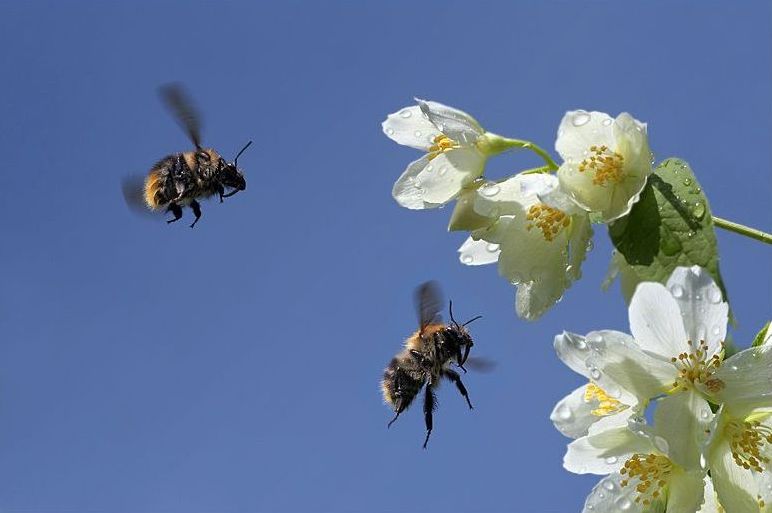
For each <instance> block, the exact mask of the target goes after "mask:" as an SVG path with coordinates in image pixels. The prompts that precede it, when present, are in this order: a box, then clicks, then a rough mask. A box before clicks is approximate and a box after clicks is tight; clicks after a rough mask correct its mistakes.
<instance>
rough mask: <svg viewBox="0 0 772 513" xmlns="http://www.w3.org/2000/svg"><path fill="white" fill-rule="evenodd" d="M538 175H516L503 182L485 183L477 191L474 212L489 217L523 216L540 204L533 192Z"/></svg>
mask: <svg viewBox="0 0 772 513" xmlns="http://www.w3.org/2000/svg"><path fill="white" fill-rule="evenodd" d="M537 178H538V177H537V176H536V175H515V176H513V177H511V178H507V179H506V180H503V181H501V182H485V183H484V184H482V185H481V186H480V188H479V189H477V194H476V195H475V198H474V210H475V212H477V213H478V214H480V215H482V216H487V217H499V216H502V215H517V214H521V213H522V212H523V211H524V210H527V209H528V207H530V206H531V205H534V204H536V203H537V202H538V197H537V196H536V194H535V193H534V192H533V191H534V187H535V186H536V179H537Z"/></svg>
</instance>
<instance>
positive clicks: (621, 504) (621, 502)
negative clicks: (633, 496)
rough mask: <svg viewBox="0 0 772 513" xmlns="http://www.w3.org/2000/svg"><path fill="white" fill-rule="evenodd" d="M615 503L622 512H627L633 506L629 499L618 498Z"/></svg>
mask: <svg viewBox="0 0 772 513" xmlns="http://www.w3.org/2000/svg"><path fill="white" fill-rule="evenodd" d="M614 502H615V504H616V505H617V507H618V508H619V509H621V510H622V511H627V510H628V509H630V508H631V507H632V505H633V503H632V502H631V501H630V499H628V498H627V497H618V498H617V500H616V501H614Z"/></svg>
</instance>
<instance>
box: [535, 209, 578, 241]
mask: <svg viewBox="0 0 772 513" xmlns="http://www.w3.org/2000/svg"><path fill="white" fill-rule="evenodd" d="M525 218H526V219H527V220H528V221H533V222H532V223H528V225H527V226H526V230H528V231H530V230H531V228H533V227H534V226H536V227H537V228H539V229H540V230H541V233H542V235H544V238H545V239H546V240H548V241H551V240H552V239H554V238H555V237H557V235H558V233H560V231H561V230H562V229H563V228H568V225H570V224H571V218H570V217H569V216H567V215H566V214H565V213H564V212H563V211H561V210H558V209H556V208H552V207H548V206H547V205H542V204H538V205H534V206H532V207H531V208H529V209H528V214H526V216H525Z"/></svg>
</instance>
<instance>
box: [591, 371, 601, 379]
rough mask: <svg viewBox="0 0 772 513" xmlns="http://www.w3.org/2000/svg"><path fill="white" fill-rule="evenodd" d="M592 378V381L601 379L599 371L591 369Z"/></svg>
mask: <svg viewBox="0 0 772 513" xmlns="http://www.w3.org/2000/svg"><path fill="white" fill-rule="evenodd" d="M590 377H591V378H592V379H600V371H599V370H598V369H591V370H590Z"/></svg>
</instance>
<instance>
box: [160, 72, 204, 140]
mask: <svg viewBox="0 0 772 513" xmlns="http://www.w3.org/2000/svg"><path fill="white" fill-rule="evenodd" d="M160 94H161V98H162V99H163V101H164V103H165V104H166V107H167V108H168V109H169V110H170V111H171V113H172V115H173V116H174V117H175V119H177V122H178V123H179V124H180V125H181V126H182V128H183V129H184V130H185V132H186V133H187V134H188V137H190V140H191V141H193V144H195V145H196V148H201V116H199V115H198V111H196V109H195V107H194V106H193V101H191V99H190V97H189V96H188V95H187V93H186V92H185V89H184V88H183V87H182V86H181V85H180V84H167V85H165V86H162V87H161V89H160Z"/></svg>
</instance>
